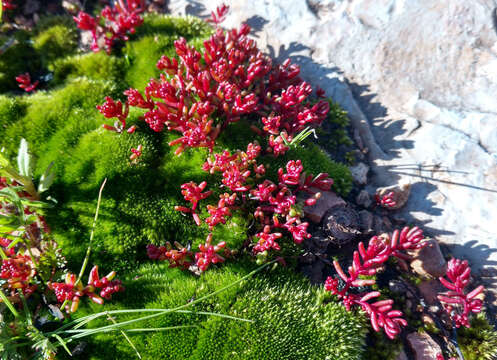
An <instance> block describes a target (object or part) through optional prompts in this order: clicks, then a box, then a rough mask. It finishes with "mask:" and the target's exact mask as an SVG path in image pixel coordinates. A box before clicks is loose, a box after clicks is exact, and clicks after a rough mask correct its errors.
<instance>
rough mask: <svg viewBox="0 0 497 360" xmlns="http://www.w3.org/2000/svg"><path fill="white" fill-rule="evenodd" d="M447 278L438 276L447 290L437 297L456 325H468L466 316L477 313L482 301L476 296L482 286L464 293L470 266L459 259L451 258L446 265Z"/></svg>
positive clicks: (481, 290) (482, 288)
mask: <svg viewBox="0 0 497 360" xmlns="http://www.w3.org/2000/svg"><path fill="white" fill-rule="evenodd" d="M446 275H447V278H448V280H447V279H445V278H444V277H440V278H439V280H440V282H441V283H442V285H443V286H445V287H446V288H447V289H448V290H449V291H448V292H446V293H443V294H440V295H438V299H439V300H440V301H441V302H442V303H443V304H444V308H445V311H446V312H447V313H448V314H449V315H450V317H451V319H452V320H453V321H454V323H455V325H456V327H458V328H459V327H461V326H466V327H468V328H469V327H470V324H469V319H468V316H469V315H470V314H471V313H479V312H480V311H481V309H482V306H483V301H482V300H481V299H477V298H476V297H477V296H478V295H480V294H481V293H482V292H483V290H484V287H483V285H480V286H478V287H477V288H476V289H474V290H473V291H471V292H469V293H467V294H466V293H465V290H464V289H465V288H466V286H468V285H469V283H470V281H471V268H470V267H469V265H468V262H467V261H466V260H465V261H461V260H459V259H451V260H450V261H449V263H448V267H447V274H446Z"/></svg>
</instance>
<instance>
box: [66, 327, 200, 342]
mask: <svg viewBox="0 0 497 360" xmlns="http://www.w3.org/2000/svg"><path fill="white" fill-rule="evenodd" d="M196 327H198V326H197V325H178V326H170V327H165V328H160V330H161V331H164V330H174V329H187V328H196ZM117 330H119V329H117V328H110V329H107V330H105V331H100V332H102V333H104V332H110V331H117ZM135 330H136V331H143V330H144V329H129V330H125V331H126V332H134V331H135ZM145 330H146V329H145ZM152 331H154V330H152ZM93 334H94V333H93V332H86V333H81V334H76V335H73V336H71V337H70V340H76V339H81V338H83V337H86V336H90V335H93Z"/></svg>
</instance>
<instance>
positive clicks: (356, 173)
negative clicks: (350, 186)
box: [350, 162, 369, 185]
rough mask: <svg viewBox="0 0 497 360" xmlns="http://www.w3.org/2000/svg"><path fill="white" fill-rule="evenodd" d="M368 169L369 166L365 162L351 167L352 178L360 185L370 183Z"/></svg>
mask: <svg viewBox="0 0 497 360" xmlns="http://www.w3.org/2000/svg"><path fill="white" fill-rule="evenodd" d="M368 171H369V166H367V165H366V164H364V163H363V162H360V163H358V164H357V165H354V166H351V167H350V173H351V174H352V178H353V179H354V182H355V183H356V184H359V185H366V184H367V183H368Z"/></svg>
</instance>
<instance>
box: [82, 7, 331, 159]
mask: <svg viewBox="0 0 497 360" xmlns="http://www.w3.org/2000/svg"><path fill="white" fill-rule="evenodd" d="M227 11H228V7H227V6H226V5H223V6H222V7H220V8H218V9H217V12H216V13H214V12H213V16H212V22H213V23H214V24H219V23H220V22H221V21H222V20H223V19H224V17H225V16H226V13H227ZM82 23H86V22H84V21H83V20H82ZM92 26H93V25H92ZM87 27H91V26H90V25H88V26H87ZM249 32H250V27H249V26H247V25H242V26H241V28H240V29H232V30H230V31H227V32H224V31H223V30H222V29H221V28H219V27H218V28H217V29H216V32H215V33H214V34H213V35H212V36H211V37H210V38H209V39H208V40H207V41H205V42H204V50H203V53H200V52H199V51H197V50H196V49H195V48H194V47H192V46H190V45H188V44H187V43H186V40H185V39H184V38H181V39H179V40H177V41H175V43H174V45H175V49H176V54H177V56H178V57H179V62H178V60H177V59H176V58H169V57H167V56H165V55H164V56H162V58H161V59H160V60H159V61H158V63H157V68H158V69H159V70H162V71H163V72H164V73H163V74H161V76H160V78H159V79H152V80H151V81H150V82H149V83H148V85H147V86H146V88H145V96H143V95H142V94H140V93H139V92H138V91H137V90H135V89H129V90H127V91H126V92H125V95H127V97H128V99H127V101H126V104H125V106H126V107H127V106H128V105H129V106H135V107H139V108H142V109H146V110H148V111H147V112H146V113H145V114H144V116H143V119H144V120H145V122H146V123H147V124H148V125H149V126H150V128H152V129H153V130H154V131H157V132H160V131H162V130H163V129H164V128H167V130H169V131H175V132H178V133H180V134H181V136H180V137H179V138H177V139H176V140H173V141H171V142H170V144H169V145H170V146H175V145H179V146H178V148H177V150H176V154H180V153H181V152H182V151H183V150H184V149H185V148H193V147H207V148H209V149H211V150H212V149H213V147H214V144H215V140H216V138H217V137H218V135H219V133H220V131H221V130H222V129H223V128H225V127H226V126H228V125H229V124H230V123H232V122H235V121H238V120H239V119H240V117H241V116H242V115H248V114H257V115H259V116H262V124H259V127H257V126H255V125H254V128H255V129H256V131H258V132H259V133H261V134H265V135H267V136H269V139H268V140H269V150H270V151H271V152H273V153H274V154H275V155H279V154H282V153H284V152H285V151H286V150H288V147H287V146H286V145H285V142H290V141H292V139H293V136H294V135H296V134H297V133H299V132H301V131H302V130H304V129H305V128H306V127H308V126H319V125H320V124H321V122H322V121H323V120H324V119H325V118H326V116H327V114H328V111H329V104H328V102H327V101H324V100H320V101H319V102H317V103H316V104H314V105H312V104H311V103H310V102H309V101H308V97H309V95H310V94H311V92H312V88H311V86H310V85H309V84H307V83H305V82H304V81H302V80H301V79H300V78H299V76H298V75H299V72H300V70H299V68H298V66H296V65H292V64H290V60H287V61H285V62H284V63H283V64H282V65H274V64H273V63H272V61H271V59H270V58H269V57H268V56H266V55H264V54H263V53H262V52H261V51H260V50H259V49H258V48H257V47H256V45H255V42H254V41H253V40H252V39H249V38H248V34H249ZM107 103H111V100H109V99H107ZM101 111H102V110H101ZM122 114H124V115H127V113H126V112H124V113H122ZM104 115H105V116H106V117H118V115H121V113H118V114H116V115H114V116H112V114H110V113H107V114H106V113H104ZM109 115H111V116H109ZM259 116H258V117H259ZM118 119H119V117H118ZM119 121H121V122H123V120H122V119H119ZM261 125H262V126H261ZM260 127H262V130H261V129H260Z"/></svg>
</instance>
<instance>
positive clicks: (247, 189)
mask: <svg viewBox="0 0 497 360" xmlns="http://www.w3.org/2000/svg"><path fill="white" fill-rule="evenodd" d="M260 153H261V147H260V145H258V144H257V143H250V144H249V145H248V146H247V150H246V151H237V152H236V153H234V154H231V153H230V152H229V151H227V150H225V151H223V152H222V153H216V154H213V155H212V156H210V157H209V158H208V159H207V161H206V162H205V163H204V166H203V169H204V170H205V171H207V172H209V173H211V174H214V173H221V174H222V186H223V187H224V188H226V189H227V192H225V193H223V194H221V195H220V196H219V201H218V203H217V206H216V205H207V211H208V213H209V216H208V217H207V218H206V219H204V221H205V223H206V224H207V225H208V226H209V229H210V230H212V229H213V228H214V227H215V226H216V225H218V224H225V223H226V221H227V219H228V218H229V217H230V216H231V215H232V210H233V209H236V208H239V207H241V206H242V205H245V206H246V205H247V203H248V202H251V203H252V204H253V205H254V208H255V210H254V213H253V215H254V218H255V219H256V220H257V221H258V222H259V224H260V227H261V229H262V231H261V232H259V233H256V234H255V238H257V239H258V241H257V243H256V244H255V246H254V247H253V252H254V253H260V252H265V251H270V250H280V249H281V248H280V245H279V244H278V243H277V241H276V240H278V239H279V238H281V237H282V236H283V234H282V233H281V232H279V231H278V230H279V229H283V230H286V231H287V232H288V233H289V234H290V235H291V236H292V238H293V241H294V242H295V243H297V244H300V243H302V241H303V240H304V239H306V238H309V237H310V236H311V235H310V234H309V233H308V232H307V227H308V225H309V224H308V223H307V222H302V213H301V210H299V204H298V202H297V196H296V194H297V193H298V192H300V191H304V192H306V193H308V194H311V197H310V198H308V199H307V200H305V201H304V202H303V204H305V205H314V204H315V203H316V200H317V199H318V198H319V197H320V193H319V190H325V191H327V190H330V188H331V186H332V184H333V181H332V179H330V178H329V177H328V174H324V173H323V174H319V175H318V176H316V177H314V176H313V175H312V174H309V175H307V174H306V173H305V172H304V171H303V170H304V169H303V166H302V163H301V161H300V160H297V161H294V160H291V161H289V162H288V163H287V165H286V171H285V170H283V169H282V168H281V169H279V171H278V177H279V182H278V184H275V183H273V182H272V181H270V180H268V179H265V178H264V175H265V172H266V169H265V167H264V165H262V164H258V163H257V158H258V157H259V155H260ZM206 186H207V183H206V182H202V183H201V184H200V185H197V184H195V183H194V182H190V183H186V184H183V185H182V186H181V188H182V194H183V197H184V198H185V200H186V201H188V202H190V203H191V207H186V206H176V207H175V209H176V210H178V211H181V212H184V213H189V214H192V216H193V218H194V220H195V222H196V224H197V225H201V223H202V220H201V219H200V217H199V215H198V213H197V212H196V211H197V208H198V204H199V201H200V200H203V199H206V198H208V197H209V196H210V195H211V194H212V191H206V190H205V189H206ZM303 204H301V205H303ZM211 240H212V234H209V237H208V240H207V242H206V244H205V245H201V246H200V250H201V251H200V253H197V254H195V259H196V265H197V266H198V268H199V269H200V270H202V271H204V270H205V269H207V267H208V264H210V263H212V264H215V263H218V262H223V261H224V258H222V257H221V256H220V255H219V254H217V253H218V252H219V251H221V250H222V249H224V247H225V243H224V242H221V243H219V244H218V245H216V246H213V245H211ZM157 249H158V248H157V247H155V246H153V245H152V247H149V257H151V258H160V253H157ZM209 250H210V253H209ZM225 250H227V249H225ZM169 251H170V250H169ZM151 252H152V253H151ZM209 254H210V255H209ZM214 254H217V255H214ZM185 256H187V255H185ZM166 258H168V259H169V261H170V262H171V263H172V264H173V266H175V262H172V260H174V259H172V258H171V257H170V256H167V255H166V256H165V257H163V259H166ZM206 264H207V265H206Z"/></svg>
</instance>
